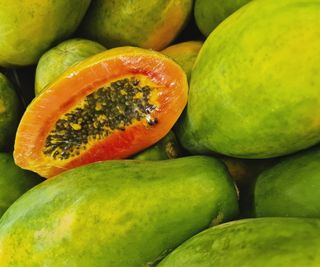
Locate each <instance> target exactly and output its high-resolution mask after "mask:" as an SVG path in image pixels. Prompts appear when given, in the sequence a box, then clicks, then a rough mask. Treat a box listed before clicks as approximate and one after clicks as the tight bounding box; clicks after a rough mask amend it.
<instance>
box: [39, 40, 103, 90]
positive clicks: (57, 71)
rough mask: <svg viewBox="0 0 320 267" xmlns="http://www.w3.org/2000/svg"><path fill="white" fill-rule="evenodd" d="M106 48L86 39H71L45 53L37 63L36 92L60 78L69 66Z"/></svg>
mask: <svg viewBox="0 0 320 267" xmlns="http://www.w3.org/2000/svg"><path fill="white" fill-rule="evenodd" d="M105 50H106V48H105V47H104V46H103V45H101V44H99V43H97V42H94V41H91V40H86V39H80V38H77V39H70V40H67V41H64V42H62V43H60V44H59V45H57V46H55V47H53V48H51V49H50V50H48V51H47V52H46V53H44V54H43V55H42V56H41V58H40V60H39V62H38V65H37V69H36V77H35V94H36V95H38V94H39V93H40V92H41V91H42V90H43V89H44V88H45V87H46V86H47V85H48V84H49V83H51V82H53V81H54V80H55V79H56V78H58V77H59V76H60V75H61V74H62V73H63V72H64V71H65V70H66V69H67V68H69V67H71V66H72V65H73V64H76V63H78V62H80V61H81V60H84V59H86V58H88V57H90V56H93V55H95V54H98V53H100V52H102V51H105Z"/></svg>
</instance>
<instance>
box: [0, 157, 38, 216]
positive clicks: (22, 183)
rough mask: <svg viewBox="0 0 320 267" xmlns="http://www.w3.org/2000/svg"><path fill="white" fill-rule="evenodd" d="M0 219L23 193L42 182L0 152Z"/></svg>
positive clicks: (35, 175) (11, 158)
mask: <svg viewBox="0 0 320 267" xmlns="http://www.w3.org/2000/svg"><path fill="white" fill-rule="evenodd" d="M0 170H1V172H0V217H1V216H2V214H3V213H4V212H5V211H6V210H7V209H8V208H9V207H10V205H11V204H12V203H13V202H14V201H16V200H17V199H18V198H19V197H20V196H21V195H22V194H23V193H25V192H26V191H28V190H29V189H30V188H32V187H33V186H35V185H37V184H39V183H40V182H42V181H43V179H41V178H40V176H38V175H37V174H35V173H32V172H29V171H25V170H22V169H21V168H19V167H18V166H16V165H15V163H14V160H13V157H12V155H11V154H9V153H1V152H0Z"/></svg>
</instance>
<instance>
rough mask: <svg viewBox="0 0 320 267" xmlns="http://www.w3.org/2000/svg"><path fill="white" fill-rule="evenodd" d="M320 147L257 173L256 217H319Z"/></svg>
mask: <svg viewBox="0 0 320 267" xmlns="http://www.w3.org/2000/svg"><path fill="white" fill-rule="evenodd" d="M319 162H320V147H316V148H314V149H312V150H309V151H303V152H300V153H298V154H296V155H293V156H291V157H288V158H286V159H284V160H283V161H282V162H280V163H279V164H277V165H276V166H274V167H272V168H271V169H269V170H266V171H264V172H263V173H261V174H260V175H259V177H258V179H257V182H256V185H255V194H254V200H255V202H254V206H255V213H256V216H257V217H270V216H271V217H274V216H281V217H284V216H290V217H315V218H320V202H319V195H320V165H319Z"/></svg>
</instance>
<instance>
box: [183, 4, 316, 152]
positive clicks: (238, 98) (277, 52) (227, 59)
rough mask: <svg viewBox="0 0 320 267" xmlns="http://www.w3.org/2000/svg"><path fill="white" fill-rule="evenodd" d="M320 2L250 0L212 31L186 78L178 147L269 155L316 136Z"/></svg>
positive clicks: (298, 146) (302, 144)
mask: <svg viewBox="0 0 320 267" xmlns="http://www.w3.org/2000/svg"><path fill="white" fill-rule="evenodd" d="M319 17H320V2H319V1H316V0H311V1H309V0H283V1H268V0H259V1H252V2H251V3H249V4H247V5H246V6H244V7H243V8H241V9H240V10H238V11H237V12H236V13H234V14H233V15H231V16H230V17H229V18H228V19H226V20H225V21H224V22H223V23H222V24H220V26H219V27H218V28H216V30H214V31H213V32H212V33H211V35H210V36H209V37H208V39H207V40H206V41H205V43H204V45H203V47H202V48H201V50H200V52H199V55H198V58H197V60H196V63H195V65H194V68H193V71H192V75H191V85H190V90H189V91H190V93H189V101H188V107H187V112H186V116H184V120H183V123H182V125H181V127H180V131H179V135H178V136H179V139H180V141H181V143H182V145H183V146H184V147H185V148H186V149H189V150H190V151H192V152H195V153H210V152H212V151H215V152H218V153H221V154H225V155H229V156H234V157H239V158H270V157H276V156H280V155H286V154H290V153H293V152H295V151H298V150H301V149H304V148H307V147H310V146H312V145H314V144H316V143H318V142H319V141H320V119H319V116H318V115H317V114H319V113H320V89H319V88H320V75H318V73H319V70H318V66H319V65H320V20H319Z"/></svg>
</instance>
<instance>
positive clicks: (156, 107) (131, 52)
mask: <svg viewBox="0 0 320 267" xmlns="http://www.w3.org/2000/svg"><path fill="white" fill-rule="evenodd" d="M187 91H188V83H187V78H186V75H185V73H184V71H183V70H182V69H181V67H180V66H179V65H178V64H176V63H175V62H174V61H172V60H171V59H170V58H168V57H166V56H164V55H162V54H161V53H159V52H154V51H151V50H145V49H141V48H134V47H121V48H114V49H110V50H108V51H105V52H102V53H99V54H97V55H95V56H92V57H90V58H88V59H86V60H84V61H82V62H80V63H79V64H77V65H75V66H73V67H71V68H69V69H68V70H67V71H66V72H65V73H64V74H63V75H62V76H60V77H59V78H58V79H57V80H56V81H55V82H54V83H51V84H50V86H48V87H47V88H46V90H44V92H43V93H41V94H40V95H39V96H38V97H37V98H36V99H35V100H34V101H33V102H32V103H31V104H30V105H29V107H28V108H27V110H26V112H25V113H24V115H23V117H22V120H21V122H20V125H19V127H18V131H17V135H16V140H15V150H14V158H15V161H16V163H17V165H18V166H20V167H22V168H25V169H29V170H32V171H34V172H37V173H39V174H40V175H41V176H43V177H51V176H53V175H56V174H58V173H60V172H62V171H65V170H67V169H70V168H74V167H76V166H80V165H83V164H87V163H91V162H95V161H100V160H108V159H122V158H127V157H129V156H132V155H134V154H136V153H137V152H139V151H141V150H143V149H145V148H147V147H149V146H151V145H153V144H154V143H156V142H157V141H159V140H160V139H161V138H162V137H164V136H165V135H166V134H167V133H168V132H169V130H170V129H171V128H172V126H173V125H174V123H175V122H176V120H177V119H178V117H179V116H180V114H181V112H182V110H183V108H184V107H185V105H186V102H187ZM52 103H54V105H53V104H52Z"/></svg>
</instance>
